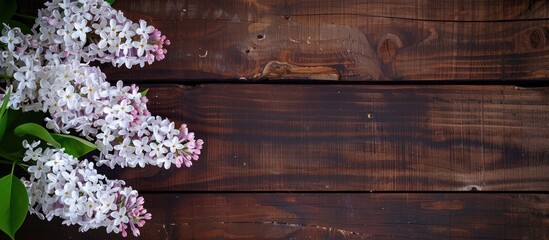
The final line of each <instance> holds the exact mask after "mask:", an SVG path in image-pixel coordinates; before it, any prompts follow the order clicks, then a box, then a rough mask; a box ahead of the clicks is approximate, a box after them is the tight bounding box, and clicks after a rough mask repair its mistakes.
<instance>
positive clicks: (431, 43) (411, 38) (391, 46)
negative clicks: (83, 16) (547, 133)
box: [106, 0, 549, 82]
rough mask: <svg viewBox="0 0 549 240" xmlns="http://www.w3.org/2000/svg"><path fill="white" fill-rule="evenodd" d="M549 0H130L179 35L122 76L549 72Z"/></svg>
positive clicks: (450, 76)
mask: <svg viewBox="0 0 549 240" xmlns="http://www.w3.org/2000/svg"><path fill="white" fill-rule="evenodd" d="M548 6H549V2H547V1H505V3H503V2H501V1H497V0H483V1H472V0H471V1H450V0H444V1H436V0H429V1H403V0H390V1H354V0H342V1H330V0H314V1H283V0H277V1H254V0H229V1H227V0H217V1H213V0H212V1H201V0H188V1H175V0H135V1H120V2H117V3H116V4H115V7H116V8H118V9H121V10H123V11H124V12H125V14H126V15H127V16H128V17H130V18H132V19H134V20H137V19H139V18H143V19H147V20H149V23H150V24H153V25H155V26H157V27H158V28H159V29H161V30H162V31H163V32H164V33H166V34H167V35H168V37H169V38H170V39H172V40H173V41H172V42H173V44H172V45H171V46H169V47H168V50H169V53H168V58H167V59H165V60H164V61H162V62H158V63H155V64H154V65H152V66H148V67H146V68H144V69H137V70H132V71H127V70H126V69H116V68H112V67H109V68H108V69H107V70H106V72H107V73H108V75H109V76H110V77H111V78H112V79H119V78H120V79H131V80H135V79H138V80H154V79H157V80H159V79H160V80H170V81H176V82H178V81H184V80H191V81H192V80H197V79H210V80H213V81H215V80H222V79H233V80H234V81H236V82H238V81H239V80H238V79H240V80H243V79H244V80H246V79H247V80H246V81H253V80H259V79H269V80H277V79H300V80H303V79H314V80H356V81H369V80H389V81H392V80H435V81H436V80H525V79H535V80H541V79H547V77H548V76H549V51H548V50H549V11H548V9H549V7H548Z"/></svg>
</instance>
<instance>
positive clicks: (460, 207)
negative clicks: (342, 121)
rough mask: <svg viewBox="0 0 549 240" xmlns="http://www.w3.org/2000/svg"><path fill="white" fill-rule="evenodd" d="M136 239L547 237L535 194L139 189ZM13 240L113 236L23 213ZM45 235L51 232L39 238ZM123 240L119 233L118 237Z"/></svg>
mask: <svg viewBox="0 0 549 240" xmlns="http://www.w3.org/2000/svg"><path fill="white" fill-rule="evenodd" d="M144 196H145V198H146V200H145V201H146V202H145V206H146V207H147V209H148V210H149V212H152V214H153V219H152V220H151V221H149V222H148V223H147V224H145V227H144V228H143V230H142V236H141V237H142V239H481V238H482V239H548V238H549V217H548V216H549V198H548V195H537V194H448V193H447V194H435V193H433V194H425V193H423V194H379V193H375V194H347V193H333V194H292V193H287V194H284V193H278V194H268V193H246V194H154V195H150V194H145V195H144ZM29 218H30V221H27V222H26V223H25V225H24V226H23V229H22V230H21V231H20V232H19V233H18V235H17V237H19V239H118V238H117V237H116V236H115V235H107V234H106V233H105V231H104V229H101V230H94V231H91V232H88V233H84V234H82V233H79V232H77V228H76V227H74V226H73V227H70V228H69V227H65V226H63V227H59V226H58V225H59V224H60V222H59V221H54V222H51V223H48V222H44V221H39V220H38V219H37V218H36V217H34V216H32V217H29ZM44 232H48V233H50V234H47V235H44V234H43V233H44ZM120 239H121V237H120Z"/></svg>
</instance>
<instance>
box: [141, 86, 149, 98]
mask: <svg viewBox="0 0 549 240" xmlns="http://www.w3.org/2000/svg"><path fill="white" fill-rule="evenodd" d="M147 93H149V89H148V88H147V89H145V91H143V92H140V93H139V94H141V97H144V96H147Z"/></svg>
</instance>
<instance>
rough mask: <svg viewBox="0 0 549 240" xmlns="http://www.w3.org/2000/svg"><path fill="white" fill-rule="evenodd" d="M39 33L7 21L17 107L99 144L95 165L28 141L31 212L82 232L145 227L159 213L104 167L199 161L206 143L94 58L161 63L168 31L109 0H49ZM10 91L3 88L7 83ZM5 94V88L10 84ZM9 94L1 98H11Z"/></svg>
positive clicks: (0, 63) (8, 77)
mask: <svg viewBox="0 0 549 240" xmlns="http://www.w3.org/2000/svg"><path fill="white" fill-rule="evenodd" d="M45 5H46V8H45V9H42V10H40V11H39V18H38V19H37V21H36V24H35V26H34V29H33V34H23V33H22V32H21V30H20V29H19V28H10V27H9V26H7V25H6V26H5V27H4V29H3V30H2V32H1V36H0V81H2V82H3V83H5V84H6V85H7V86H11V87H12V89H13V90H12V93H11V96H10V99H9V102H8V107H9V108H11V109H15V110H17V109H22V110H23V111H42V112H45V113H46V114H47V117H46V118H45V122H46V127H48V128H50V129H52V130H54V131H55V132H60V133H69V132H71V131H73V132H77V133H78V134H80V135H81V136H83V137H86V138H88V139H89V140H92V141H94V142H95V144H96V145H97V146H98V149H99V152H100V154H99V156H97V157H96V159H95V162H90V161H88V160H82V161H79V160H77V159H75V158H73V157H72V156H70V155H68V154H65V153H64V152H63V150H62V149H50V148H46V149H41V148H38V147H37V145H36V144H35V143H33V144H28V143H24V146H25V148H27V152H26V153H25V156H24V157H23V159H24V161H28V162H29V163H30V165H31V166H30V167H29V168H28V171H29V173H30V179H29V180H28V181H26V186H27V190H28V192H29V195H30V203H31V204H30V208H31V210H30V211H31V213H35V214H37V215H38V216H39V217H41V218H47V219H51V218H52V217H54V216H58V217H61V218H63V219H64V223H65V224H69V225H71V224H78V225H80V226H81V228H80V229H81V230H82V231H86V230H87V229H91V228H98V227H107V232H117V233H118V232H120V233H122V235H126V229H128V226H129V228H130V229H131V230H132V232H133V234H134V235H139V230H138V229H137V227H141V226H142V225H143V224H144V221H145V220H147V219H150V217H151V216H150V214H149V213H147V212H146V210H145V209H144V208H143V202H144V201H143V198H142V197H138V196H137V192H136V191H134V190H132V189H131V188H129V187H123V185H124V182H123V181H120V180H108V179H106V178H105V177H104V176H103V175H100V174H97V172H96V170H95V168H94V167H95V165H103V164H104V165H108V166H110V167H111V168H113V167H115V166H121V167H136V166H140V167H143V166H145V165H155V166H159V167H164V168H169V167H171V165H175V166H176V167H178V168H179V167H181V166H182V165H185V166H187V167H190V166H191V165H192V161H193V160H198V156H199V154H200V152H201V149H202V144H203V141H202V140H200V139H195V136H194V133H192V132H189V131H188V129H187V126H186V125H184V124H183V125H181V126H180V127H179V128H176V126H175V123H174V122H171V121H169V120H168V119H165V118H162V117H159V116H152V115H151V114H150V112H149V111H148V109H147V105H146V103H147V102H148V99H147V98H146V97H145V96H143V94H141V93H140V92H139V88H138V87H137V86H135V85H132V86H124V85H123V83H122V82H121V81H119V82H117V83H116V85H114V86H113V85H111V83H109V82H107V81H106V76H105V74H104V73H102V72H101V70H100V69H99V68H97V67H90V66H89V62H91V61H99V62H102V63H112V64H113V65H115V66H121V65H125V66H126V67H128V68H130V67H131V66H133V65H140V66H143V64H144V63H149V64H150V63H152V62H153V61H155V60H162V59H163V58H164V54H165V53H166V50H165V49H164V45H169V44H170V42H169V40H167V39H166V37H165V36H163V35H162V34H161V33H160V31H159V30H157V29H155V28H154V27H152V26H148V25H147V23H146V22H145V21H143V20H140V21H139V24H136V23H133V22H131V21H130V20H128V19H126V18H125V17H124V16H123V14H122V12H119V11H116V10H114V9H112V8H111V7H110V5H108V4H107V3H105V2H104V1H103V0H80V1H71V0H53V1H51V2H47V3H45ZM0 89H1V88H0ZM4 92H5V90H4ZM4 97H5V94H0V101H3V98H4Z"/></svg>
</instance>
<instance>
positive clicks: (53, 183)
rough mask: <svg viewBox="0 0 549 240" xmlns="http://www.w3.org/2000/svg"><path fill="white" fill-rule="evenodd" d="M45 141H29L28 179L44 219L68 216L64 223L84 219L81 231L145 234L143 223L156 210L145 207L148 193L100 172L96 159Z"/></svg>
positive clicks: (36, 209) (38, 212)
mask: <svg viewBox="0 0 549 240" xmlns="http://www.w3.org/2000/svg"><path fill="white" fill-rule="evenodd" d="M39 143H40V142H33V143H32V144H29V143H28V142H26V141H24V142H23V146H24V147H25V148H26V149H27V150H26V156H29V157H28V158H26V159H25V161H35V162H36V164H35V165H32V166H31V167H29V173H30V177H29V179H28V180H25V179H23V183H24V184H25V186H26V188H27V191H28V194H29V203H30V206H29V211H30V212H31V213H33V214H36V215H37V216H38V217H39V218H40V219H47V220H48V221H50V220H51V219H52V218H53V217H59V218H61V219H63V224H66V225H79V226H80V231H87V230H88V229H96V228H100V227H105V228H106V230H107V232H108V233H109V232H115V233H121V234H122V236H124V237H125V236H126V235H127V231H126V230H127V229H128V225H129V229H130V230H131V231H132V233H133V235H134V236H139V234H140V232H139V229H138V228H139V227H143V225H144V224H145V220H148V219H151V214H150V213H147V210H146V209H145V208H143V204H144V199H143V197H141V196H139V195H138V193H137V191H135V190H133V189H132V188H131V187H124V185H125V183H124V181H122V180H110V179H108V178H106V177H105V176H104V175H101V174H99V173H97V171H96V169H95V167H94V163H93V162H89V161H88V160H78V159H76V158H74V157H72V156H71V155H69V154H66V153H64V152H63V149H52V148H45V149H42V148H40V147H38V145H39Z"/></svg>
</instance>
